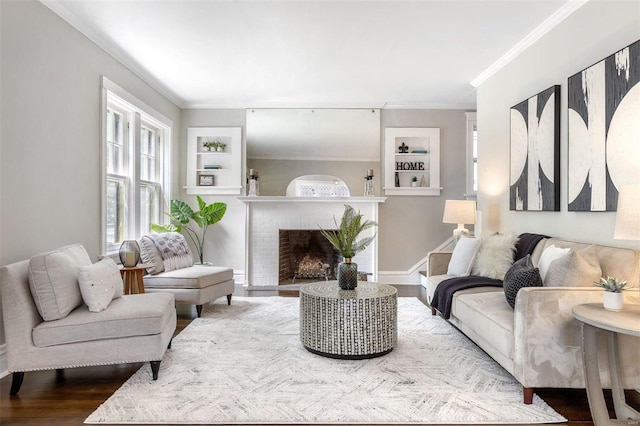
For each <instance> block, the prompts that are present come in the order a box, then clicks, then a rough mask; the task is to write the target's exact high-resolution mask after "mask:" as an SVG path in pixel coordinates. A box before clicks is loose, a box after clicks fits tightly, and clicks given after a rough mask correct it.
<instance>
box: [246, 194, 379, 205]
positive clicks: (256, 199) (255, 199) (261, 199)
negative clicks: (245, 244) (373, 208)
mask: <svg viewBox="0 0 640 426" xmlns="http://www.w3.org/2000/svg"><path fill="white" fill-rule="evenodd" d="M386 199H387V197H286V196H272V195H268V196H262V195H260V196H244V197H238V200H240V201H242V202H243V203H274V202H276V203H343V204H344V203H384V202H385V201H386Z"/></svg>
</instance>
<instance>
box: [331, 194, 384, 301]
mask: <svg viewBox="0 0 640 426" xmlns="http://www.w3.org/2000/svg"><path fill="white" fill-rule="evenodd" d="M333 221H334V222H335V224H336V230H335V231H332V230H329V231H327V230H325V229H320V232H321V233H322V235H323V236H324V237H325V238H326V239H327V240H328V241H329V242H330V243H331V245H332V246H333V247H335V249H336V250H338V251H339V252H340V254H341V255H342V257H344V261H343V262H342V263H340V265H338V285H339V286H340V288H341V289H343V290H353V289H355V288H356V287H357V286H358V265H357V264H356V263H355V262H353V261H352V258H353V257H354V256H355V255H356V254H358V253H360V252H361V251H362V250H364V249H366V248H367V246H368V245H369V244H371V242H372V241H373V239H374V238H375V237H376V236H375V234H374V235H372V236H370V237H365V238H362V239H361V240H358V235H360V233H361V232H362V231H365V230H367V229H369V228H372V227H374V226H378V224H377V223H376V222H374V221H373V220H363V216H362V214H361V213H360V212H359V211H358V212H357V211H356V210H354V208H353V207H351V206H350V205H347V204H345V206H344V213H343V214H342V219H341V220H340V224H339V225H338V222H337V221H336V219H335V217H334V218H333Z"/></svg>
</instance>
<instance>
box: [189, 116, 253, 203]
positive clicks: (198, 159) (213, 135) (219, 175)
mask: <svg viewBox="0 0 640 426" xmlns="http://www.w3.org/2000/svg"><path fill="white" fill-rule="evenodd" d="M213 141H217V142H222V143H224V144H226V146H225V147H224V151H208V150H207V149H206V148H205V147H204V146H203V143H204V142H213ZM207 165H211V166H214V165H215V166H217V167H218V168H215V169H209V168H205V166H207ZM241 174H242V129H241V128H240V127H190V128H189V129H188V130H187V179H186V182H187V184H186V185H185V187H184V189H185V191H186V192H187V194H189V195H216V194H222V195H239V194H241V193H242V175H241Z"/></svg>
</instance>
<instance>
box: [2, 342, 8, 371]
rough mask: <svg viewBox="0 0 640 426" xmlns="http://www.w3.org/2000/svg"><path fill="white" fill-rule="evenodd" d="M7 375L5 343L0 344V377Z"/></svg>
mask: <svg viewBox="0 0 640 426" xmlns="http://www.w3.org/2000/svg"><path fill="white" fill-rule="evenodd" d="M8 375H9V364H7V345H6V344H5V343H3V344H2V345H0V379H1V378H3V377H4V376H8Z"/></svg>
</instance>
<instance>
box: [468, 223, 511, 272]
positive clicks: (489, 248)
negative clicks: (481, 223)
mask: <svg viewBox="0 0 640 426" xmlns="http://www.w3.org/2000/svg"><path fill="white" fill-rule="evenodd" d="M517 242H518V236H517V235H514V234H493V235H489V236H488V237H485V238H482V244H481V245H480V251H478V255H477V256H476V261H475V263H474V264H473V268H471V273H472V274H473V275H479V276H481V277H487V278H494V279H496V280H502V279H504V274H506V273H507V271H508V270H509V268H511V265H512V264H513V255H514V253H515V252H516V243H517Z"/></svg>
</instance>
